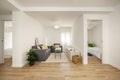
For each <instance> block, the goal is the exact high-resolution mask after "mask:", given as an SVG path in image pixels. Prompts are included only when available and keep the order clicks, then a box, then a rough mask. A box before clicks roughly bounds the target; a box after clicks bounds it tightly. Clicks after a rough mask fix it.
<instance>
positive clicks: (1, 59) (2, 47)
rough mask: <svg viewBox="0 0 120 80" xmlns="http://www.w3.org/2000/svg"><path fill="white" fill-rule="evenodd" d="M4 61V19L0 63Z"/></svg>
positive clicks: (0, 38) (1, 24)
mask: <svg viewBox="0 0 120 80" xmlns="http://www.w3.org/2000/svg"><path fill="white" fill-rule="evenodd" d="M1 63H4V21H2V20H0V64H1Z"/></svg>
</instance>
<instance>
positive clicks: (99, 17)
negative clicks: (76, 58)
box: [83, 14, 109, 64]
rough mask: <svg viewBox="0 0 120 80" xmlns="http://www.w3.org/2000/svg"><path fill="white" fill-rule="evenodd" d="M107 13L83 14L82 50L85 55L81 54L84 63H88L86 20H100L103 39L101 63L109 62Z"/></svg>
mask: <svg viewBox="0 0 120 80" xmlns="http://www.w3.org/2000/svg"><path fill="white" fill-rule="evenodd" d="M108 19H109V18H108V15H105V14H85V15H84V30H85V31H84V33H85V38H84V39H85V40H84V44H85V45H84V46H85V47H84V50H85V53H84V54H85V55H84V56H83V57H84V58H85V61H86V64H88V56H87V47H88V45H87V36H88V35H87V30H88V29H87V21H88V20H101V21H102V31H103V32H102V39H103V53H102V63H103V64H108V63H109V56H108V55H109V51H108V41H109V40H108V36H109V34H108V29H109V28H108V26H109V23H108Z"/></svg>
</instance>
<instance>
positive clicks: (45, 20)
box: [27, 11, 81, 27]
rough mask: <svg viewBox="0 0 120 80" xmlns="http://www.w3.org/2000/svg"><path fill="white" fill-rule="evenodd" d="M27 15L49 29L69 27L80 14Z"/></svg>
mask: <svg viewBox="0 0 120 80" xmlns="http://www.w3.org/2000/svg"><path fill="white" fill-rule="evenodd" d="M27 14H28V15H30V16H31V17H33V18H34V19H37V20H38V21H40V22H41V23H42V24H44V25H46V26H50V27H54V26H60V27H71V26H72V25H73V24H74V22H75V20H76V19H77V18H78V16H80V15H81V12H73V11H71V12H65V11H63V12H55V11H53V12H28V13H27Z"/></svg>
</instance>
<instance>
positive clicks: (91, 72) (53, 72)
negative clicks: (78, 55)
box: [0, 59, 120, 80]
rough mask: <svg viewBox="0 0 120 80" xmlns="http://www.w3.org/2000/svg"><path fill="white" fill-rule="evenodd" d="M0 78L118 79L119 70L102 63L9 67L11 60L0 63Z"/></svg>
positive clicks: (45, 79)
mask: <svg viewBox="0 0 120 80" xmlns="http://www.w3.org/2000/svg"><path fill="white" fill-rule="evenodd" d="M0 80H120V70H118V69H116V68H113V67H112V66H110V65H103V64H88V65H83V64H73V63H71V62H70V63H38V62H37V63H36V64H35V65H34V66H32V67H29V66H28V65H26V66H25V67H23V68H11V60H10V59H6V60H5V64H1V65H0Z"/></svg>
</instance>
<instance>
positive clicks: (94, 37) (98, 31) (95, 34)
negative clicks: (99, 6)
mask: <svg viewBox="0 0 120 80" xmlns="http://www.w3.org/2000/svg"><path fill="white" fill-rule="evenodd" d="M88 26H89V25H88ZM88 42H93V43H95V45H96V46H97V47H99V48H100V49H102V21H101V20H100V21H97V22H96V25H95V27H94V28H92V29H90V30H88Z"/></svg>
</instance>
